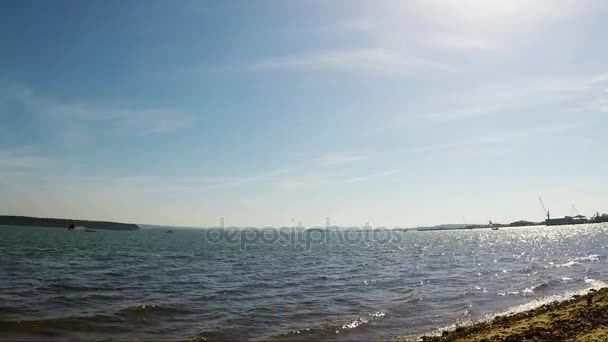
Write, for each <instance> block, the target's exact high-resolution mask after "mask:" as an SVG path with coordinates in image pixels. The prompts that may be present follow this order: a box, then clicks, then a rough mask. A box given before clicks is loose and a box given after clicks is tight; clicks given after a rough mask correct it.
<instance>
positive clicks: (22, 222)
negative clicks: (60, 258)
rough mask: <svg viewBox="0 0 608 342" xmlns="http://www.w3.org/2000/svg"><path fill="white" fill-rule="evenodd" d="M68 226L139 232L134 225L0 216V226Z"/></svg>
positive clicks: (137, 227)
mask: <svg viewBox="0 0 608 342" xmlns="http://www.w3.org/2000/svg"><path fill="white" fill-rule="evenodd" d="M70 225H74V226H80V227H86V228H90V229H102V230H129V231H133V230H139V226H138V225H136V224H134V223H119V222H109V221H90V220H72V219H60V218H43V217H30V216H7V215H0V226H19V227H47V228H68V227H69V226H70Z"/></svg>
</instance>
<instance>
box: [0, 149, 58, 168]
mask: <svg viewBox="0 0 608 342" xmlns="http://www.w3.org/2000/svg"><path fill="white" fill-rule="evenodd" d="M53 164H54V161H53V160H52V159H49V158H45V157H41V156H37V155H32V154H22V153H17V152H13V151H3V150H0V168H2V169H3V170H15V169H18V170H40V169H44V168H47V167H49V166H51V165H53Z"/></svg>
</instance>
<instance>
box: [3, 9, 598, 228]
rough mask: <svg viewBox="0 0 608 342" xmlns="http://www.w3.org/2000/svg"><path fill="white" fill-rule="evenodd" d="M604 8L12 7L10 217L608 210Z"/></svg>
mask: <svg viewBox="0 0 608 342" xmlns="http://www.w3.org/2000/svg"><path fill="white" fill-rule="evenodd" d="M607 19H608V5H607V4H606V2H605V1H599V0H598V1H594V0H587V1H574V0H572V1H570V0H538V1H520V0H509V1H500V0H442V1H439V0H420V1H417V0H410V1H353V0H336V1H320V0H293V1H282V0H252V1H186V0H180V1H152V0H146V1H117V0H110V1H80V0H74V1H62V0H57V1H36V0H32V1H21V0H20V1H2V2H0V42H1V44H0V214H11V215H31V216H44V217H67V218H81V219H99V220H114V221H121V222H135V223H147V224H166V225H186V226H202V227H204V226H212V225H217V224H218V221H219V217H220V216H223V217H225V218H226V225H235V226H285V225H290V224H291V223H292V221H291V220H292V218H293V219H295V220H296V221H300V220H301V221H302V222H303V224H304V225H307V226H323V225H324V224H325V217H326V216H331V218H332V224H336V225H341V226H348V225H357V226H362V225H364V224H365V222H368V221H369V222H370V224H371V225H373V226H379V225H384V226H391V227H392V226H401V227H409V226H418V225H433V224H440V223H464V222H467V223H473V222H476V223H484V222H487V221H488V220H493V221H494V222H511V221H515V220H519V219H529V220H538V221H540V220H542V219H543V211H542V209H541V206H540V204H539V200H538V198H539V196H542V198H543V200H544V202H545V205H546V206H547V209H549V210H550V211H551V213H552V215H553V216H563V215H570V214H573V213H574V212H576V211H579V212H580V213H581V214H586V215H593V214H595V212H597V211H599V212H608V184H607V182H606V178H605V175H606V174H607V173H608V159H607V158H606V157H605V156H606V152H605V149H606V147H608V145H607V143H608V135H607V134H606V131H607V128H608V119H607V116H608V62H607V61H608V43H607V42H608V41H607V40H606V32H608V20H607Z"/></svg>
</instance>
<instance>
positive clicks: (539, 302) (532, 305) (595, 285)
mask: <svg viewBox="0 0 608 342" xmlns="http://www.w3.org/2000/svg"><path fill="white" fill-rule="evenodd" d="M585 283H586V284H588V285H589V286H587V287H585V288H583V289H580V290H576V291H568V292H566V293H563V294H559V295H551V296H546V297H542V298H538V299H535V300H533V301H531V302H529V303H526V304H522V305H518V306H515V307H513V308H510V309H507V310H506V311H503V312H500V313H496V314H490V315H487V316H486V317H485V318H484V319H482V321H487V320H492V319H494V318H495V317H498V316H505V315H507V316H509V315H514V314H516V313H520V312H524V311H529V310H533V309H536V308H538V307H541V306H543V305H546V304H549V303H554V302H563V301H566V300H569V299H572V297H574V296H577V295H578V296H581V295H584V294H586V293H588V292H589V291H591V290H599V289H601V288H604V287H608V284H607V283H605V282H603V281H601V280H595V279H590V278H587V279H585Z"/></svg>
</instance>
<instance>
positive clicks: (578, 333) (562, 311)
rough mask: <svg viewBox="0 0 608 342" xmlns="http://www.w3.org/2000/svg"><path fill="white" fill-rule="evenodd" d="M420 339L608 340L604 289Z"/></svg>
mask: <svg viewBox="0 0 608 342" xmlns="http://www.w3.org/2000/svg"><path fill="white" fill-rule="evenodd" d="M422 341H425V342H439V341H441V342H446V341H463V342H464V341H467V342H473V341H478V342H483V341H513V342H514V341H608V288H603V289H601V290H598V291H595V290H591V291H590V292H589V293H587V294H585V295H579V296H574V297H573V298H572V299H570V300H567V301H564V302H557V303H551V304H547V305H543V306H541V307H539V308H536V309H534V310H530V311H526V312H521V313H517V314H514V315H512V316H498V317H496V318H494V319H493V320H491V321H489V322H480V323H476V324H473V325H471V326H466V327H459V328H457V329H455V330H452V331H446V332H444V333H443V334H442V335H441V336H424V337H422Z"/></svg>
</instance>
